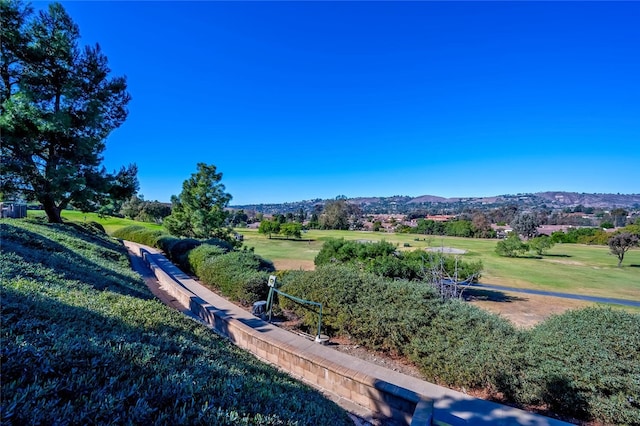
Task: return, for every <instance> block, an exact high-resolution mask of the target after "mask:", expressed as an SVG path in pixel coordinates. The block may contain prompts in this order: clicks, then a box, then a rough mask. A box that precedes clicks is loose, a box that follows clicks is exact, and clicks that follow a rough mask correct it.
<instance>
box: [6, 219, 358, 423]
mask: <svg viewBox="0 0 640 426" xmlns="http://www.w3.org/2000/svg"><path fill="white" fill-rule="evenodd" d="M0 231H1V235H2V251H1V252H0V274H1V276H0V278H1V280H0V281H1V285H2V287H1V288H2V295H1V296H2V331H1V333H2V345H1V349H0V350H1V372H2V392H1V394H2V395H1V403H2V424H3V425H14V424H15V425H22V424H63V423H67V424H114V423H123V424H229V425H237V424H264V425H276V424H278V425H279V424H298V425H302V424H309V425H315V424H320V423H330V424H349V419H348V417H347V416H346V414H345V413H344V412H343V411H342V410H341V409H339V408H338V407H337V406H336V405H335V404H334V403H332V402H330V401H328V400H326V399H325V398H324V397H322V396H321V395H320V394H319V393H318V392H316V391H314V390H312V389H310V388H309V387H307V386H305V385H302V384H301V383H299V382H297V381H294V380H293V379H291V378H289V377H288V376H286V375H284V374H282V373H280V372H277V371H276V370H275V369H273V368H271V367H269V366H267V365H265V364H262V363H260V362H258V361H257V360H256V359H255V358H253V357H252V356H250V355H248V354H247V353H245V352H243V351H241V350H239V349H237V348H235V347H234V346H233V345H231V344H230V343H229V342H227V341H226V340H224V339H222V338H220V337H218V336H217V335H215V334H214V333H212V332H211V331H210V330H209V329H207V328H206V327H204V326H202V325H200V324H199V323H196V322H194V321H192V320H189V319H187V318H185V317H184V316H183V315H182V314H180V313H179V312H176V311H173V310H171V309H170V308H168V307H166V306H164V305H163V304H162V303H160V302H159V301H157V300H155V299H154V298H153V296H152V294H151V293H150V292H149V290H148V289H147V288H146V286H145V285H144V283H143V282H142V280H141V278H140V277H139V276H138V275H137V274H135V273H134V272H132V271H131V269H130V265H129V261H128V258H127V256H126V251H125V250H124V249H123V247H122V246H121V244H120V243H119V242H118V241H117V240H114V239H112V238H110V237H108V236H107V235H105V234H103V233H101V232H100V230H98V229H96V228H94V227H90V226H85V225H73V224H71V225H50V224H45V223H40V222H38V221H32V220H1V221H0Z"/></svg>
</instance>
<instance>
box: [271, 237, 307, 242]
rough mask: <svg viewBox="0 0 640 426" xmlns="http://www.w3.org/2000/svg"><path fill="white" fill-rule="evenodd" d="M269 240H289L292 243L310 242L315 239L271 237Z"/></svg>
mask: <svg viewBox="0 0 640 426" xmlns="http://www.w3.org/2000/svg"><path fill="white" fill-rule="evenodd" d="M268 239H269V240H280V241H291V242H294V243H311V242H313V241H315V240H314V239H311V238H286V237H271V238H268Z"/></svg>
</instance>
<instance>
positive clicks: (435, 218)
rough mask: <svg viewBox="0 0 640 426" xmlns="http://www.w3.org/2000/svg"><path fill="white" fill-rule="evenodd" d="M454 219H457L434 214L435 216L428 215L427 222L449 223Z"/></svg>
mask: <svg viewBox="0 0 640 426" xmlns="http://www.w3.org/2000/svg"><path fill="white" fill-rule="evenodd" d="M454 218H455V215H450V214H434V215H428V216H426V217H425V219H426V220H432V221H434V222H448V221H450V220H451V219H454Z"/></svg>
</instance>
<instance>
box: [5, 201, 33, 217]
mask: <svg viewBox="0 0 640 426" xmlns="http://www.w3.org/2000/svg"><path fill="white" fill-rule="evenodd" d="M0 209H2V213H1V216H0V217H3V218H5V217H10V218H13V219H21V218H23V217H27V205H26V204H25V203H20V202H16V201H5V202H3V203H0Z"/></svg>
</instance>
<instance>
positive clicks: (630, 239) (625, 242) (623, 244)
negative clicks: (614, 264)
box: [609, 232, 640, 267]
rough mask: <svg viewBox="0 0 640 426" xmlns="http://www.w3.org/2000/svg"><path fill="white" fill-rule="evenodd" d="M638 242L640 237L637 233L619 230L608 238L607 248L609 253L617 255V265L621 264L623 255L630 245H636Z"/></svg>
mask: <svg viewBox="0 0 640 426" xmlns="http://www.w3.org/2000/svg"><path fill="white" fill-rule="evenodd" d="M639 244H640V238H638V235H635V234H632V233H630V232H620V233H617V234H614V235H613V236H611V238H609V250H610V251H611V254H613V255H615V256H617V257H618V267H620V266H622V261H623V260H624V255H625V253H626V252H627V251H629V249H630V248H632V247H637V246H638V245H639Z"/></svg>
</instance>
